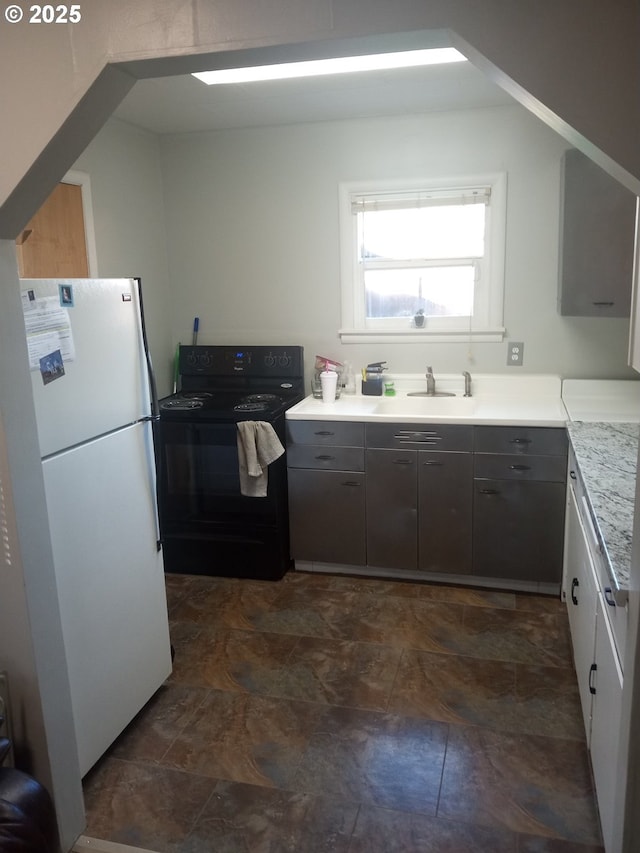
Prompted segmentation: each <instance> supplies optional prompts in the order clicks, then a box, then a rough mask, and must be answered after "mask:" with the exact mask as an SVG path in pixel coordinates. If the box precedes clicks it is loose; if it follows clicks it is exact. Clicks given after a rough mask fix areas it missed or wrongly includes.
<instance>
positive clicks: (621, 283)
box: [558, 149, 636, 317]
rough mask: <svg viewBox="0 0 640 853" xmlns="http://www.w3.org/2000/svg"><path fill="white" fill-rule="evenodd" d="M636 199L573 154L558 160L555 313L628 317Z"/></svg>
mask: <svg viewBox="0 0 640 853" xmlns="http://www.w3.org/2000/svg"><path fill="white" fill-rule="evenodd" d="M635 208H636V197H635V195H634V194H633V193H632V192H631V190H628V189H627V188H626V187H624V186H623V185H622V184H620V183H619V182H618V181H616V180H615V179H614V178H612V177H611V176H610V175H608V174H607V173H606V172H605V171H604V170H603V169H601V168H600V167H599V166H598V165H596V164H595V163H594V162H593V161H592V160H590V159H589V158H588V157H586V156H585V155H584V154H582V153H581V152H580V151H577V150H575V149H572V150H569V151H567V152H566V153H565V155H564V158H563V177H562V196H561V210H560V226H561V230H560V292H559V300H558V302H559V308H560V313H561V314H564V315H567V316H570V317H578V316H581V317H628V316H629V313H630V309H631V282H632V275H633V273H632V267H633V240H634V222H635Z"/></svg>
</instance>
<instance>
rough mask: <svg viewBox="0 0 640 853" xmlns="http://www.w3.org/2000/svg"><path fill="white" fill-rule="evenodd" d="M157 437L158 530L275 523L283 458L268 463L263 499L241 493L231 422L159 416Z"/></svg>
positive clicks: (283, 483)
mask: <svg viewBox="0 0 640 853" xmlns="http://www.w3.org/2000/svg"><path fill="white" fill-rule="evenodd" d="M158 438H159V441H158V457H159V459H158V475H159V476H158V481H159V504H160V520H161V526H162V528H163V532H165V533H166V532H177V528H182V529H184V528H189V529H191V530H193V531H195V530H196V529H198V530H199V532H200V533H202V532H204V531H203V530H202V528H207V529H210V528H212V527H224V526H229V525H233V526H237V525H242V526H247V525H251V524H257V525H265V524H266V525H269V524H275V522H276V519H277V516H278V513H279V506H280V504H281V492H282V491H283V490H284V491H285V495H286V463H285V461H284V456H282V457H280V459H278V460H276V462H274V463H272V464H271V465H270V466H269V469H268V489H267V495H266V497H262V498H253V497H246V496H245V495H242V494H241V492H240V475H239V469H238V449H237V427H236V424H235V423H205V422H203V423H198V422H178V421H176V422H172V421H166V420H161V421H160V423H159V425H158ZM283 477H284V478H285V479H284V481H283V482H281V481H282V480H283Z"/></svg>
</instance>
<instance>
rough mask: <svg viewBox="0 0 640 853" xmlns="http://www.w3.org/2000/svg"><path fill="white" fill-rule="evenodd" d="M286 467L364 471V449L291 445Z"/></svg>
mask: <svg viewBox="0 0 640 853" xmlns="http://www.w3.org/2000/svg"><path fill="white" fill-rule="evenodd" d="M287 465H288V467H289V468H325V469H328V470H331V471H364V448H363V447H332V446H327V445H324V446H322V445H311V444H292V445H290V446H289V448H288V450H287Z"/></svg>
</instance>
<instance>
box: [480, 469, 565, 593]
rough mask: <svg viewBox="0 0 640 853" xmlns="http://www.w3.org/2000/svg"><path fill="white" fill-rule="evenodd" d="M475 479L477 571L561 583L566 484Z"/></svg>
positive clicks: (525, 579)
mask: <svg viewBox="0 0 640 853" xmlns="http://www.w3.org/2000/svg"><path fill="white" fill-rule="evenodd" d="M474 483H475V490H474V520H473V573H474V574H475V575H481V576H482V577H488V578H511V579H513V580H522V581H535V582H543V583H560V579H561V577H562V545H563V541H564V503H565V486H564V483H540V482H519V481H513V480H475V481H474Z"/></svg>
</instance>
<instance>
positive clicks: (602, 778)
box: [589, 596, 622, 853]
mask: <svg viewBox="0 0 640 853" xmlns="http://www.w3.org/2000/svg"><path fill="white" fill-rule="evenodd" d="M597 603H598V609H597V615H596V637H595V641H596V644H595V654H594V663H593V665H592V667H593V668H592V671H591V690H592V691H593V704H592V711H591V737H590V738H589V749H590V751H591V766H592V768H593V776H594V779H595V783H596V794H597V797H598V810H599V812H600V825H601V827H602V837H603V840H604V845H605V850H606V851H607V853H609V851H611V850H612V846H611V841H612V838H613V821H614V814H615V802H616V796H618V790H617V781H618V739H619V736H620V713H621V709H622V670H621V669H620V664H619V662H618V659H617V655H616V650H615V645H614V642H613V636H612V634H611V631H610V628H609V621H608V619H607V618H606V616H605V613H604V610H603V607H606V606H607V605H606V604H603V600H602V596H598V602H597Z"/></svg>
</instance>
